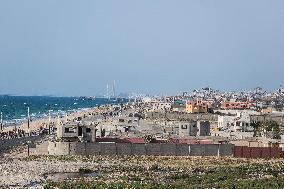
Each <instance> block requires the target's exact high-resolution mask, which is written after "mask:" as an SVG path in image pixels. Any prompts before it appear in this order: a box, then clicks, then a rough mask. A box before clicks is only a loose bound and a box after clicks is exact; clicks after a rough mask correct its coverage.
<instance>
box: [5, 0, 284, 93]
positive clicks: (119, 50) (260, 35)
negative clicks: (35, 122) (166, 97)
mask: <svg viewBox="0 0 284 189" xmlns="http://www.w3.org/2000/svg"><path fill="white" fill-rule="evenodd" d="M283 10H284V1H282V0H274V1H269V0H251V1H245V0H240V1H226V0H218V1H210V0H203V1H193V0H181V1H178V2H177V1H172V0H171V1H170V0H157V1H151V0H146V1H133V0H125V1H114V0H110V1H80V2H79V1H73V0H68V1H67V0H63V1H55V0H50V1H36V0H30V1H20V0H15V1H1V2H0V27H1V29H0V94H14V95H54V96H93V95H97V94H102V95H103V94H106V85H107V84H112V82H113V80H115V81H116V93H117V94H119V93H131V92H136V93H146V94H175V93H180V92H182V91H188V90H192V89H198V88H202V87H207V86H209V87H212V88H214V89H219V90H222V91H233V90H235V91H240V90H249V89H253V88H254V87H257V86H260V87H262V88H264V89H266V90H274V89H277V88H279V87H280V85H284V77H283V74H282V72H283V70H284V53H283V52H284V35H283V34H284V22H283V20H284V11H283Z"/></svg>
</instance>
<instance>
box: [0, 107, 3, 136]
mask: <svg viewBox="0 0 284 189" xmlns="http://www.w3.org/2000/svg"><path fill="white" fill-rule="evenodd" d="M0 119H1V120H0V122H1V123H0V125H1V132H2V131H3V112H2V111H1V118H0Z"/></svg>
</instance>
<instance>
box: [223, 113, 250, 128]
mask: <svg viewBox="0 0 284 189" xmlns="http://www.w3.org/2000/svg"><path fill="white" fill-rule="evenodd" d="M218 128H220V130H223V131H229V132H244V131H251V128H250V115H249V114H243V113H237V115H235V116H228V115H224V116H220V115H218Z"/></svg>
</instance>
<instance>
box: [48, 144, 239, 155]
mask: <svg viewBox="0 0 284 189" xmlns="http://www.w3.org/2000/svg"><path fill="white" fill-rule="evenodd" d="M48 151H49V154H50V155H155V156H159V155H161V156H218V155H219V156H232V155H233V154H234V145H232V144H190V145H188V144H173V143H150V144H131V143H80V142H50V145H49V147H48Z"/></svg>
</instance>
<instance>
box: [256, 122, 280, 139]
mask: <svg viewBox="0 0 284 189" xmlns="http://www.w3.org/2000/svg"><path fill="white" fill-rule="evenodd" d="M252 127H253V128H254V136H261V135H263V134H271V137H272V138H273V139H279V138H280V134H281V133H280V127H279V125H278V123H277V122H275V121H262V122H255V123H252Z"/></svg>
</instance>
